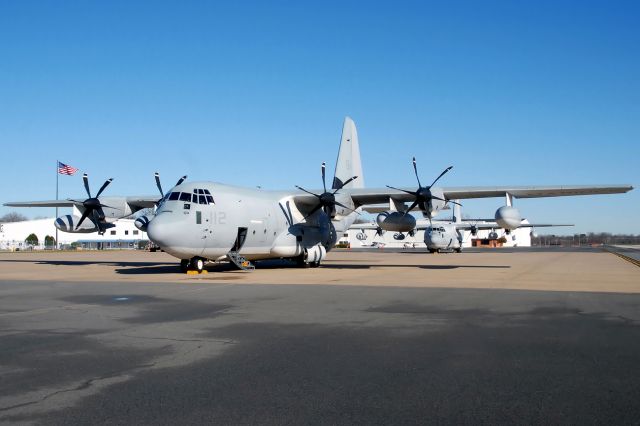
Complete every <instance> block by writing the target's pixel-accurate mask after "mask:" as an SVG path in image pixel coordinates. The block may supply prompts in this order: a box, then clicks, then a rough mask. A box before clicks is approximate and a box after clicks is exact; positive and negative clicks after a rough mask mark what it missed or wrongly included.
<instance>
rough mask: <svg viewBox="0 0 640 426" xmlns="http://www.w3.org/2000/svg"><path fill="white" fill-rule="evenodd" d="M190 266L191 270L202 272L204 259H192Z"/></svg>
mask: <svg viewBox="0 0 640 426" xmlns="http://www.w3.org/2000/svg"><path fill="white" fill-rule="evenodd" d="M189 266H190V268H189V269H191V270H194V271H198V272H202V270H203V269H204V259H203V258H201V257H194V258H192V259H191V262H190V265H189Z"/></svg>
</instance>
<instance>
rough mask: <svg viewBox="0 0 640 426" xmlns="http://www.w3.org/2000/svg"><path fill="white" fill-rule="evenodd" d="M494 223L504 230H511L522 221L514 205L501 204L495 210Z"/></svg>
mask: <svg viewBox="0 0 640 426" xmlns="http://www.w3.org/2000/svg"><path fill="white" fill-rule="evenodd" d="M495 219H496V223H497V224H498V225H499V226H500V227H501V228H504V229H506V230H509V231H512V230H514V229H517V228H518V227H519V226H520V224H521V223H522V218H521V217H520V212H519V211H518V209H516V208H515V207H511V206H502V207H500V208H499V209H498V210H496V215H495Z"/></svg>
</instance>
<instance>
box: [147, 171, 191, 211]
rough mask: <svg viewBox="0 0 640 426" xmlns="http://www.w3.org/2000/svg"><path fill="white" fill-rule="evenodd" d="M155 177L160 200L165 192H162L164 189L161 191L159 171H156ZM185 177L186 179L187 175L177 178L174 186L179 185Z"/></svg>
mask: <svg viewBox="0 0 640 426" xmlns="http://www.w3.org/2000/svg"><path fill="white" fill-rule="evenodd" d="M155 178H156V186H157V187H158V191H160V200H162V199H163V198H164V195H165V194H164V191H162V185H160V173H158V172H156V174H155ZM186 179H187V175H184V176H182V177H181V178H180V179H178V182H176V184H175V185H174V187H175V186H178V185H180V184H181V183H182V182H184V181H185V180H186ZM160 200H158V201H157V202H156V204H158V203H159V202H160Z"/></svg>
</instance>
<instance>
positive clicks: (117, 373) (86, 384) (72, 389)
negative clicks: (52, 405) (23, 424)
mask: <svg viewBox="0 0 640 426" xmlns="http://www.w3.org/2000/svg"><path fill="white" fill-rule="evenodd" d="M155 365H156V363H155V362H154V363H149V364H141V365H137V366H135V367H132V368H127V369H124V370H120V371H115V372H110V373H108V374H105V375H102V376H99V377H93V378H91V379H88V380H85V381H83V382H82V383H80V384H78V385H76V386H73V387H70V388H67V389H59V390H56V391H54V392H51V393H48V394H46V395H44V396H42V397H41V398H38V399H37V400H35V401H29V402H23V403H20V404H14V405H10V406H8V407H0V413H1V412H5V411H10V410H14V409H16V408H22V407H26V406H30V405H37V404H40V403H43V402H44V401H46V400H47V399H50V398H52V397H54V396H56V395H60V394H63V393H67V392H75V391H80V390H84V389H87V388H89V387H91V386H92V385H93V384H94V383H95V382H98V381H101V380H106V379H113V378H116V377H120V376H123V375H125V374H128V373H132V372H136V371H137V370H143V369H145V368H153V367H154V366H155Z"/></svg>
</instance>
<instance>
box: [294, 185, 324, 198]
mask: <svg viewBox="0 0 640 426" xmlns="http://www.w3.org/2000/svg"><path fill="white" fill-rule="evenodd" d="M296 188H298V189H299V190H300V191H304V192H306V193H307V194H311V195H315V196H316V197H318V198H320V196H319V195H318V194H314V193H313V192H311V191H307V190H306V189H304V188H303V187H301V186H298V185H296Z"/></svg>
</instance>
